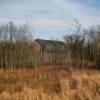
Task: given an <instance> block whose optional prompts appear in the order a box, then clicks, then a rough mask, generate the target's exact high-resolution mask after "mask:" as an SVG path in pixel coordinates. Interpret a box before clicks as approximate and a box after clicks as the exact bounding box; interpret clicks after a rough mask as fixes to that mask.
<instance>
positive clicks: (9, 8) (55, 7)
mask: <svg viewBox="0 0 100 100" xmlns="http://www.w3.org/2000/svg"><path fill="white" fill-rule="evenodd" d="M73 19H78V20H79V22H80V23H81V24H82V25H83V27H89V26H92V25H96V24H100V0H0V24H4V23H7V22H8V21H14V22H15V23H16V24H18V25H19V24H23V23H29V24H30V26H31V27H32V29H33V33H34V36H35V38H46V39H51V38H52V39H62V37H63V35H64V34H66V33H69V30H70V27H71V25H72V24H73Z"/></svg>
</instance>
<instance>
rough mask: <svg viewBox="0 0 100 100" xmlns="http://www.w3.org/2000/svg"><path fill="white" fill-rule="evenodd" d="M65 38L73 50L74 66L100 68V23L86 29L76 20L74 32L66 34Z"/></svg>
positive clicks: (72, 59)
mask: <svg viewBox="0 0 100 100" xmlns="http://www.w3.org/2000/svg"><path fill="white" fill-rule="evenodd" d="M72 29H73V28H72ZM64 39H65V42H66V43H67V45H68V47H69V49H70V50H71V64H72V66H76V67H77V68H78V67H82V68H99V69H100V26H99V25H98V26H93V27H90V28H89V29H84V28H82V26H81V25H80V24H79V23H78V21H76V23H75V24H74V29H73V32H72V33H71V34H69V35H68V34H67V35H65V36H64Z"/></svg>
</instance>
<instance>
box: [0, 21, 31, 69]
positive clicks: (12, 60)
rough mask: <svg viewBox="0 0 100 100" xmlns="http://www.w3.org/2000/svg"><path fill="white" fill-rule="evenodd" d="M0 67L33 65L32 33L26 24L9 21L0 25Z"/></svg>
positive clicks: (11, 67) (9, 67) (12, 67)
mask: <svg viewBox="0 0 100 100" xmlns="http://www.w3.org/2000/svg"><path fill="white" fill-rule="evenodd" d="M0 40H1V41H0V67H1V68H4V69H14V68H21V67H26V66H27V67H33V55H32V52H33V47H32V42H33V35H32V32H31V31H30V27H29V26H28V25H26V24H25V25H22V26H17V25H15V24H14V23H13V22H9V23H7V24H5V25H1V26H0Z"/></svg>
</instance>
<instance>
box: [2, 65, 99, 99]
mask: <svg viewBox="0 0 100 100" xmlns="http://www.w3.org/2000/svg"><path fill="white" fill-rule="evenodd" d="M0 100H100V72H99V71H94V70H84V71H82V70H79V71H76V70H73V69H69V68H68V67H66V66H47V67H41V68H37V69H23V70H21V69H19V70H13V71H4V70H0Z"/></svg>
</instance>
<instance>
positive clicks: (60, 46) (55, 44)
mask: <svg viewBox="0 0 100 100" xmlns="http://www.w3.org/2000/svg"><path fill="white" fill-rule="evenodd" d="M35 41H36V42H38V43H39V44H40V45H41V47H42V48H43V49H44V50H45V51H48V52H64V51H65V50H66V44H65V43H64V42H62V41H55V40H43V39H36V40H35Z"/></svg>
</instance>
